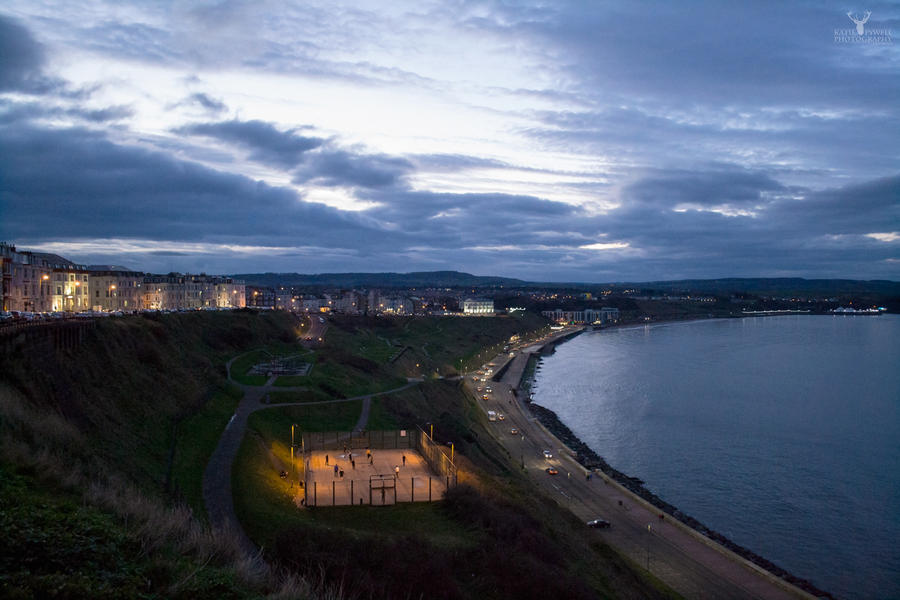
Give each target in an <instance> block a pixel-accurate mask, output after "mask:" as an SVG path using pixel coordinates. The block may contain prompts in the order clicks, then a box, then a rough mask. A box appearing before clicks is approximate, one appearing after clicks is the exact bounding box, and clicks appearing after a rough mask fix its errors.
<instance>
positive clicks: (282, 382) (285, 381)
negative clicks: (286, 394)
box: [273, 375, 309, 387]
mask: <svg viewBox="0 0 900 600" xmlns="http://www.w3.org/2000/svg"><path fill="white" fill-rule="evenodd" d="M308 382H309V376H307V375H282V376H281V377H279V378H278V379H276V380H275V383H274V384H273V385H275V387H300V386H305V385H306V384H307V383H308Z"/></svg>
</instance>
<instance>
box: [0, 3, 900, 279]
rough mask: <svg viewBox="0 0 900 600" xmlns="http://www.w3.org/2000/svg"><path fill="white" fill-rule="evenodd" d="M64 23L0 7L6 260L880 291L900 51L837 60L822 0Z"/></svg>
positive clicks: (897, 140) (895, 175)
mask: <svg viewBox="0 0 900 600" xmlns="http://www.w3.org/2000/svg"><path fill="white" fill-rule="evenodd" d="M91 6H92V9H91V10H87V8H86V7H78V6H76V5H75V4H71V3H66V4H65V5H62V6H59V5H53V4H50V3H48V4H43V3H31V2H29V3H21V4H19V3H16V2H13V3H12V4H11V6H10V7H8V8H7V9H6V10H7V11H8V14H7V15H0V54H2V55H3V56H4V60H3V61H0V237H2V238H3V239H7V240H9V241H12V242H15V243H18V244H19V245H20V246H22V247H36V248H45V249H52V250H53V251H55V252H58V253H62V254H67V255H70V256H71V257H72V258H74V259H76V260H82V261H84V262H95V263H100V262H110V261H111V260H112V261H113V262H127V263H128V264H129V266H132V267H134V268H141V269H146V270H154V271H168V270H204V271H210V272H247V271H304V272H321V271H349V270H354V271H356V270H373V271H374V270H377V271H384V270H400V271H410V270H430V269H459V270H466V271H470V272H475V273H483V274H499V275H508V276H516V277H523V278H527V279H535V280H559V281H572V280H581V281H615V280H651V279H666V278H680V277H721V276H777V275H799V276H816V277H850V278H887V279H897V278H900V233H898V230H900V171H898V168H897V165H900V114H898V109H897V103H896V99H897V98H900V80H898V79H897V77H896V76H895V73H896V72H897V67H898V66H900V60H898V56H900V55H898V53H900V48H898V47H897V46H895V45H891V44H888V45H879V46H874V45H869V46H867V45H863V44H856V45H854V44H842V43H839V42H836V41H835V40H834V39H833V36H832V32H833V30H834V29H835V28H838V27H846V26H847V25H846V23H844V22H843V21H845V20H846V17H845V15H844V13H843V12H841V10H840V8H841V7H837V6H832V7H824V8H823V7H818V8H809V7H802V6H790V7H785V6H782V5H780V4H779V5H772V6H763V5H758V4H754V5H752V6H744V7H732V6H728V7H723V6H720V5H717V4H713V5H692V7H689V8H684V7H672V6H670V5H668V4H658V5H633V4H623V5H613V6H605V7H604V8H603V9H602V10H601V9H599V8H595V7H593V6H592V5H587V6H586V5H584V4H583V3H577V4H573V5H569V4H565V3H560V4H556V5H554V6H552V7H549V8H548V7H545V6H543V5H535V6H526V5H517V6H516V7H515V8H511V7H509V6H506V5H494V4H490V3H485V4H481V3H479V4H472V5H466V6H465V7H463V8H462V9H461V10H454V11H448V10H446V9H445V7H444V6H442V5H440V4H436V5H433V6H432V5H428V4H426V5H419V4H416V5H415V6H410V7H405V8H403V9H400V8H397V7H395V8H394V9H391V10H379V11H374V10H368V9H367V8H366V6H365V5H364V4H359V5H349V6H345V5H339V6H337V5H336V6H335V7H333V8H332V9H330V10H329V11H322V10H318V9H316V8H314V7H307V6H301V5H290V6H288V7H286V9H285V10H284V11H283V12H282V13H281V14H277V15H276V14H275V13H272V14H270V13H268V12H267V11H266V10H265V6H255V5H254V6H252V7H251V6H249V5H246V6H245V5H242V4H240V3H229V4H227V5H223V6H221V7H219V9H217V10H215V11H213V12H211V13H208V14H207V13H205V12H204V10H205V9H199V8H192V9H189V10H185V9H183V8H182V7H179V6H174V7H170V8H164V7H161V6H155V5H154V6H148V5H144V4H135V5H130V6H129V5H124V6H120V8H119V10H116V11H113V10H112V8H111V6H109V7H105V6H103V5H102V4H100V5H96V4H93V5H91ZM79 9H83V11H84V12H83V14H84V17H83V18H81V19H76V16H75V15H77V14H78V10H79ZM844 12H846V11H844ZM201 13H202V14H201ZM872 13H873V16H872V23H873V25H872V27H875V26H878V27H887V28H889V27H896V26H897V25H898V24H900V21H898V19H900V11H898V10H897V9H896V7H892V6H880V7H872ZM773 15H775V16H773ZM876 17H877V18H878V19H879V21H878V22H877V23H876V21H875V19H876ZM851 26H852V24H851ZM118 257H122V258H121V259H120V258H118Z"/></svg>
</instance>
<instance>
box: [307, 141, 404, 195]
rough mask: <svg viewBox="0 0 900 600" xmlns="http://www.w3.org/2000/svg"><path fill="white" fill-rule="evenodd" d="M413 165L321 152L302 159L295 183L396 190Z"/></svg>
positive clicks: (400, 160)
mask: <svg viewBox="0 0 900 600" xmlns="http://www.w3.org/2000/svg"><path fill="white" fill-rule="evenodd" d="M412 168H413V165H412V164H411V163H410V162H409V161H407V160H406V159H403V158H398V157H393V156H388V155H384V154H362V153H359V154H357V153H354V152H350V151H347V150H323V151H321V152H315V153H311V154H308V155H306V156H305V159H304V161H303V164H302V165H301V166H300V167H299V168H298V169H297V170H296V171H295V172H294V182H296V183H304V184H308V183H312V184H316V185H323V186H329V187H338V186H346V187H362V188H387V187H394V186H396V185H397V184H398V183H399V182H400V181H401V179H402V178H403V176H404V175H406V174H407V173H409V172H410V171H412Z"/></svg>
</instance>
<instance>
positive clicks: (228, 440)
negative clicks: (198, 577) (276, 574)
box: [203, 355, 421, 556]
mask: <svg viewBox="0 0 900 600" xmlns="http://www.w3.org/2000/svg"><path fill="white" fill-rule="evenodd" d="M242 356H243V355H242ZM238 358H240V356H236V357H234V358H232V359H231V360H230V361H228V364H227V365H226V368H227V370H228V379H229V381H231V382H232V383H233V384H234V385H236V386H238V387H240V388H241V389H242V390H243V392H244V397H243V398H242V399H241V402H240V404H238V406H237V409H236V410H235V412H234V415H233V416H232V417H231V420H230V421H229V422H228V425H227V426H226V427H225V431H223V432H222V436H221V437H220V438H219V443H218V445H217V446H216V449H215V450H214V451H213V453H212V456H211V457H210V459H209V463H207V465H206V470H205V471H204V472H203V504H204V505H205V506H206V512H207V514H208V516H209V523H210V526H211V527H212V528H213V529H215V530H219V531H226V532H231V533H233V534H234V535H236V536H237V537H238V539H239V540H240V544H241V547H242V548H243V549H244V551H245V552H247V554H248V555H250V556H254V555H255V556H259V548H257V546H256V544H254V543H253V542H252V541H251V540H250V538H249V537H248V536H247V534H246V533H245V532H244V530H243V528H242V527H241V524H240V521H238V518H237V514H236V513H235V511H234V498H233V496H232V493H231V469H232V467H233V465H234V459H235V458H236V457H237V453H238V450H240V447H241V441H242V440H243V439H244V433H245V432H246V430H247V421H248V419H249V418H250V415H251V414H253V413H254V412H256V411H258V410H261V409H264V408H274V407H279V406H314V405H318V404H337V403H339V402H355V401H357V400H362V404H363V406H362V411H361V414H360V416H359V420H358V421H357V423H356V425H355V427H354V431H362V430H363V429H365V426H366V423H367V422H368V420H369V411H370V408H371V403H372V398H374V397H376V396H383V395H386V394H393V393H396V392H400V391H402V390H405V389H408V388H410V387H413V386H415V385H418V384H419V383H421V380H412V381H410V382H409V383H407V384H406V385H403V386H400V387H398V388H395V389H392V390H387V391H385V392H377V393H374V394H366V395H363V396H354V397H353V398H339V399H335V400H323V401H319V402H285V403H278V404H267V403H264V402H263V399H264V398H265V397H266V395H267V394H269V393H271V392H276V391H277V392H290V391H299V390H304V389H306V388H304V387H295V388H292V387H280V386H279V387H275V386H274V383H275V379H276V377H274V376H273V377H270V378H269V380H268V381H266V383H265V385H262V386H252V385H244V384H242V383H238V382H236V381H234V380H233V379H231V365H232V363H233V362H234V361H235V360H237V359H238Z"/></svg>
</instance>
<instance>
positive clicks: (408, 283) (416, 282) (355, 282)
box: [232, 271, 528, 288]
mask: <svg viewBox="0 0 900 600" xmlns="http://www.w3.org/2000/svg"><path fill="white" fill-rule="evenodd" d="M232 277H234V278H235V279H242V280H243V281H245V282H246V283H247V284H249V285H261V286H271V287H279V286H289V285H297V286H333V287H347V288H351V287H379V288H412V287H500V286H503V287H521V286H524V285H527V284H528V282H526V281H522V280H521V279H512V278H509V277H483V276H480V275H471V274H469V273H460V272H459V271H419V272H415V273H319V274H315V275H307V274H303V273H244V274H236V275H233V276H232Z"/></svg>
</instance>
